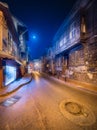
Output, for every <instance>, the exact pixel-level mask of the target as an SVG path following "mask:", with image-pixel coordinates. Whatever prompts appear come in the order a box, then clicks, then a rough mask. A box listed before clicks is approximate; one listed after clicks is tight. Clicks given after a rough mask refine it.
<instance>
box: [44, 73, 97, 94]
mask: <svg viewBox="0 0 97 130" xmlns="http://www.w3.org/2000/svg"><path fill="white" fill-rule="evenodd" d="M45 75H47V76H49V75H48V74H45ZM49 77H50V78H51V79H53V80H55V81H58V82H60V83H62V84H65V85H67V86H68V87H72V88H75V89H80V90H83V91H86V92H89V93H93V94H96V95H97V85H93V84H89V83H83V82H78V81H76V80H71V79H66V81H65V79H64V80H63V79H61V78H59V79H58V78H57V77H55V76H49Z"/></svg>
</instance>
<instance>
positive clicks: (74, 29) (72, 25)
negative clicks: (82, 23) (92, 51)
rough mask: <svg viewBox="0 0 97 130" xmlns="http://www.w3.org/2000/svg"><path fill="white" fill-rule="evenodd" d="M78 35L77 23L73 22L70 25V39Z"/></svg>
mask: <svg viewBox="0 0 97 130" xmlns="http://www.w3.org/2000/svg"><path fill="white" fill-rule="evenodd" d="M75 36H76V23H75V22H73V23H72V24H71V26H70V39H72V38H74V37H75Z"/></svg>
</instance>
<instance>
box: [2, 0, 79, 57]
mask: <svg viewBox="0 0 97 130" xmlns="http://www.w3.org/2000/svg"><path fill="white" fill-rule="evenodd" d="M1 1H2V2H6V3H7V4H8V5H9V8H10V11H11V13H12V14H13V15H14V16H15V17H17V18H18V19H20V20H21V21H22V22H23V23H24V24H25V25H26V26H27V27H28V30H29V42H28V46H29V48H30V49H29V50H30V56H31V58H32V59H36V58H40V56H42V55H43V54H44V52H45V50H46V48H48V47H49V46H50V45H51V42H52V39H53V37H54V35H55V33H56V32H57V30H58V28H59V27H60V25H61V24H62V22H63V20H64V19H65V17H66V16H67V15H68V13H69V11H70V10H71V8H72V7H73V5H74V3H75V1H76V0H1ZM33 35H35V36H36V38H35V39H33Z"/></svg>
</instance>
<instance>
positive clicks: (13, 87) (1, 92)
mask: <svg viewBox="0 0 97 130" xmlns="http://www.w3.org/2000/svg"><path fill="white" fill-rule="evenodd" d="M31 81H32V75H31V74H26V75H25V76H24V77H22V78H20V79H18V80H16V81H14V82H12V83H11V84H9V85H8V86H6V87H5V88H2V89H0V97H4V96H8V95H9V94H12V93H13V92H16V91H17V90H18V89H20V88H21V87H22V86H24V85H26V84H28V83H30V82H31Z"/></svg>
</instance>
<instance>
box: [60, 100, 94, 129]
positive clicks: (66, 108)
mask: <svg viewBox="0 0 97 130" xmlns="http://www.w3.org/2000/svg"><path fill="white" fill-rule="evenodd" d="M59 107H60V110H61V113H62V114H63V115H64V117H66V118H67V119H68V120H70V121H72V122H73V123H75V124H77V125H80V126H90V125H92V124H94V123H95V122H96V118H95V116H94V113H93V112H92V111H91V109H90V108H88V107H87V106H85V105H83V104H80V103H79V102H76V101H72V100H64V101H62V102H61V103H60V106H59Z"/></svg>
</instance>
